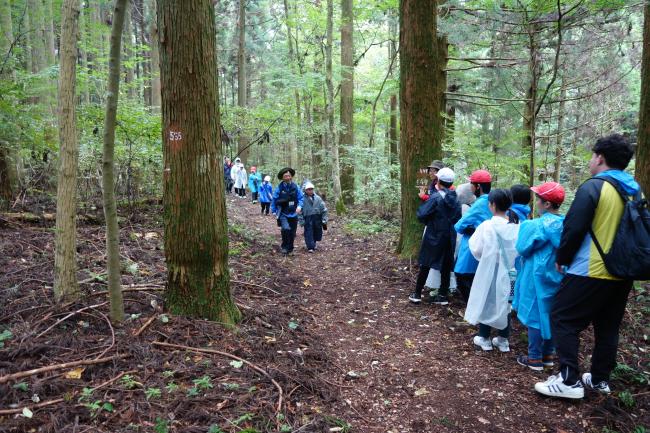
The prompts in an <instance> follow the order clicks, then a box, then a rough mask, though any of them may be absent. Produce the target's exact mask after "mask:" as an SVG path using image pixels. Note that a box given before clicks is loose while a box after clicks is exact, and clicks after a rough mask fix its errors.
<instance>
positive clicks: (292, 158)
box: [284, 0, 301, 167]
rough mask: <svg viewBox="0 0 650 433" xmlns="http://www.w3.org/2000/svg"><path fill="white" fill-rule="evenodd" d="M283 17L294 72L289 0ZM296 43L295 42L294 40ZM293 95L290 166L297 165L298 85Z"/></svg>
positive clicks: (294, 51)
mask: <svg viewBox="0 0 650 433" xmlns="http://www.w3.org/2000/svg"><path fill="white" fill-rule="evenodd" d="M284 19H285V21H286V26H287V46H288V48H289V62H290V67H291V71H292V72H293V73H294V74H297V73H298V67H297V63H298V59H297V56H298V53H297V51H298V48H297V47H296V49H295V50H294V46H293V39H294V37H293V34H292V32H291V13H290V9H289V0H284ZM296 45H297V42H296ZM293 97H294V100H295V106H296V118H295V121H294V122H291V123H292V126H293V128H292V129H293V131H291V137H290V138H289V165H291V166H292V167H297V165H298V142H297V139H296V132H297V130H298V128H299V127H300V121H301V116H300V92H299V91H298V87H297V86H294V90H293Z"/></svg>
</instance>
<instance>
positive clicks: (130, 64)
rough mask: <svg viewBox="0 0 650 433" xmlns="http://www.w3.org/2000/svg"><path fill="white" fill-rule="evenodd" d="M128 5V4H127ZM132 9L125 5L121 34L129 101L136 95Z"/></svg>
mask: <svg viewBox="0 0 650 433" xmlns="http://www.w3.org/2000/svg"><path fill="white" fill-rule="evenodd" d="M128 3H130V2H128ZM132 10H133V8H132V7H129V5H128V4H127V7H126V12H125V13H124V31H123V33H122V40H123V41H124V42H123V43H124V58H125V59H126V62H125V63H126V64H125V65H124V66H125V68H124V69H125V70H126V79H125V84H126V86H127V88H126V90H127V94H128V95H129V99H134V98H135V96H136V93H137V89H136V87H135V70H134V68H135V62H134V54H135V53H134V49H133V29H134V28H135V24H134V20H133V14H132Z"/></svg>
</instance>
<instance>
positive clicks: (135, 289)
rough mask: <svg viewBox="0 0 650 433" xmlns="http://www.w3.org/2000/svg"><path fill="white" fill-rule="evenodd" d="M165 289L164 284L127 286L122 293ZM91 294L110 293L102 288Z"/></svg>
mask: <svg viewBox="0 0 650 433" xmlns="http://www.w3.org/2000/svg"><path fill="white" fill-rule="evenodd" d="M162 290H165V287H163V286H155V285H151V286H135V287H126V288H123V289H122V293H126V292H159V291H162ZM90 295H91V296H100V295H108V290H102V291H101V292H95V293H91V294H90Z"/></svg>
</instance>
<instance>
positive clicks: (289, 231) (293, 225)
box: [279, 215, 298, 252]
mask: <svg viewBox="0 0 650 433" xmlns="http://www.w3.org/2000/svg"><path fill="white" fill-rule="evenodd" d="M279 219H280V227H281V228H280V233H281V234H282V247H281V248H282V249H283V250H286V251H288V252H291V251H293V241H294V240H295V239H296V229H297V228H298V218H288V217H286V216H284V215H281V216H280V218H279Z"/></svg>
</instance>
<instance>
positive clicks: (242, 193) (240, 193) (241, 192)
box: [235, 187, 246, 197]
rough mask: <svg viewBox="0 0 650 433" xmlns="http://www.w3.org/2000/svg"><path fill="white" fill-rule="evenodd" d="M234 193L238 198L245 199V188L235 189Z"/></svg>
mask: <svg viewBox="0 0 650 433" xmlns="http://www.w3.org/2000/svg"><path fill="white" fill-rule="evenodd" d="M235 192H236V193H237V195H238V196H240V197H246V188H245V187H244V188H235Z"/></svg>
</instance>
